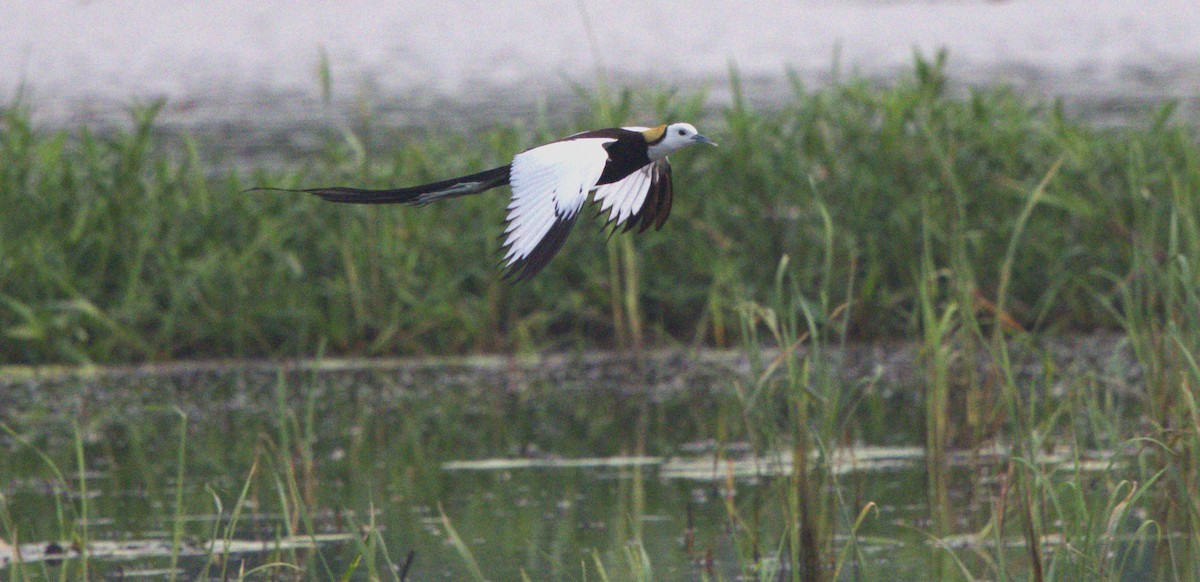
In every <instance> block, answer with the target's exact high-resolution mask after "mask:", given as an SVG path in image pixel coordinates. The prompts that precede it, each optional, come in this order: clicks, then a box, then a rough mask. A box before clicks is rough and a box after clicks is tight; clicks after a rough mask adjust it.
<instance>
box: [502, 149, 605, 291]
mask: <svg viewBox="0 0 1200 582" xmlns="http://www.w3.org/2000/svg"><path fill="white" fill-rule="evenodd" d="M612 141H615V140H613V139H611V138H582V139H572V140H566V141H559V142H554V143H551V144H546V145H544V146H540V147H536V148H533V149H531V150H528V151H525V152H521V153H519V154H517V155H516V157H514V158H513V161H512V170H511V171H510V174H509V179H510V183H511V185H512V192H513V196H512V202H510V203H509V205H508V216H507V218H506V219H505V221H506V222H507V223H508V226H507V227H506V228H505V229H504V233H505V240H504V246H505V247H507V251H506V252H505V254H504V259H503V263H504V266H505V268H506V269H508V274H509V275H510V276H515V277H516V278H517V279H523V278H525V277H528V276H531V275H533V274H534V273H536V272H537V271H539V270H541V268H542V267H543V266H545V264H546V263H547V262H548V261H549V260H550V257H552V256H554V254H555V253H556V252H558V249H559V248H561V247H562V243H563V240H565V238H566V235H567V233H568V232H570V230H571V226H572V225H574V224H575V219H576V217H577V216H578V214H579V209H580V208H581V207H582V206H583V203H584V201H585V200H587V195H588V192H590V191H591V190H592V189H593V188H595V187H596V182H597V181H599V180H600V175H601V174H602V173H603V172H604V166H605V164H607V163H608V151H607V150H605V149H604V144H606V143H609V142H612Z"/></svg>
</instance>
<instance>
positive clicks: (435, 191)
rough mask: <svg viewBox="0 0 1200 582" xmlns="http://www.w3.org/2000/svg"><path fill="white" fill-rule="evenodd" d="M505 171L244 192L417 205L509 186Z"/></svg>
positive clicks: (352, 201)
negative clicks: (382, 184) (392, 184)
mask: <svg viewBox="0 0 1200 582" xmlns="http://www.w3.org/2000/svg"><path fill="white" fill-rule="evenodd" d="M508 172H509V166H508V165H507V164H506V165H503V166H500V167H499V168H492V169H490V170H484V171H482V172H479V173H478V174H471V175H469V176H461V177H458V178H451V179H449V180H442V181H441V182H433V183H430V184H422V185H420V186H413V187H411V188H397V189H394V190H364V189H361V188H343V187H340V186H335V187H332V188H308V189H304V190H289V189H286V188H251V189H250V190H247V191H248V192H249V191H254V190H274V191H278V192H303V193H305V194H313V195H316V196H320V197H321V199H323V200H328V201H330V202H345V203H349V204H413V205H416V206H420V205H423V204H429V203H430V202H435V201H437V200H442V199H445V198H457V197H459V196H469V195H471V194H479V193H481V192H485V191H487V190H491V189H492V188H496V187H499V186H504V185H506V184H508Z"/></svg>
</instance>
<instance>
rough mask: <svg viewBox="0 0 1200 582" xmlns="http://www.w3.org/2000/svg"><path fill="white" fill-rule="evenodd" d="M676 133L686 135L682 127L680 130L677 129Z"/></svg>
mask: <svg viewBox="0 0 1200 582" xmlns="http://www.w3.org/2000/svg"><path fill="white" fill-rule="evenodd" d="M676 133H678V134H679V135H687V132H686V131H684V130H682V129H681V130H679V131H678V132H676Z"/></svg>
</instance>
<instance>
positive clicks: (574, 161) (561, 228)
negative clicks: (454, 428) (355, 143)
mask: <svg viewBox="0 0 1200 582" xmlns="http://www.w3.org/2000/svg"><path fill="white" fill-rule="evenodd" d="M698 143H705V144H710V145H717V144H716V142H714V141H712V140H711V139H708V138H707V137H704V136H703V135H701V134H700V133H698V132H697V131H696V128H695V127H693V126H692V125H691V124H689V123H672V124H670V125H660V126H658V127H618V128H609V129H597V130H594V131H585V132H583V133H577V134H575V135H571V136H568V137H565V138H563V139H560V140H558V141H555V142H551V143H548V144H546V145H541V146H538V147H535V148H532V149H528V150H525V151H523V152H521V153H519V154H517V155H516V156H514V157H513V160H512V163H509V164H505V165H503V166H500V167H498V168H492V169H490V170H485V171H483V172H479V173H476V174H470V175H467V176H461V177H458V178H451V179H449V180H442V181H440V182H433V183H430V184H423V185H420V186H412V187H409V188H396V189H390V190H365V189H361V188H344V187H330V188H310V189H302V190H290V189H282V188H252V190H282V191H285V192H302V193H307V194H314V195H316V196H319V197H320V198H322V199H324V200H328V201H330V202H344V203H350V204H412V205H416V206H421V205H424V204H428V203H430V202H434V201H437V200H443V199H446V198H457V197H459V196H469V195H471V194H480V193H482V192H485V191H487V190H491V189H492V188H496V187H499V186H504V185H509V186H512V200H511V201H510V202H509V204H508V215H507V216H506V217H505V229H504V244H503V251H504V258H503V259H502V260H501V263H502V264H503V268H504V271H505V277H506V278H511V279H512V280H514V281H520V280H522V279H526V278H528V277H532V276H533V275H535V274H537V272H538V271H541V270H542V268H543V267H545V266H546V264H547V263H548V262H550V259H551V258H552V257H554V255H555V254H556V253H557V252H558V250H559V249H560V248H562V245H563V241H565V240H566V238H567V233H569V232H571V227H572V226H574V224H575V219H576V218H577V217H578V216H579V211H580V209H581V208H583V203H584V202H585V201H586V200H587V196H588V194H589V193H594V194H593V197H592V200H593V201H594V202H595V203H597V204H599V206H600V209H599V210H600V212H605V211H607V212H608V222H609V223H615V224H616V227H623V228H624V230H625V231H628V230H630V229H632V228H634V227H639V226H640V228H638V232H642V231H645V230H646V229H647V228H649V227H650V225H654V227H655V229H659V228H662V225H663V223H665V222H666V221H667V216H668V215H669V214H670V213H671V196H672V191H671V164H670V163H669V162H668V161H667V155H669V154H671V153H674V152H676V151H678V150H680V149H683V148H685V147H687V146H689V145H693V144H698Z"/></svg>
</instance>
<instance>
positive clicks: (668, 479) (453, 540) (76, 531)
mask: <svg viewBox="0 0 1200 582" xmlns="http://www.w3.org/2000/svg"><path fill="white" fill-rule="evenodd" d="M739 362H740V360H739V359H738V358H736V357H734V358H727V357H726V358H723V359H716V360H714V359H708V360H689V359H688V358H685V357H670V358H667V359H662V358H660V359H657V360H653V361H652V362H651V364H656V365H657V367H655V365H649V366H648V365H647V364H646V363H645V362H642V363H638V362H635V361H627V360H623V359H620V358H617V359H609V360H598V361H597V360H593V361H587V362H585V361H582V360H578V361H576V360H573V359H571V358H567V359H564V360H562V361H558V362H556V363H554V364H553V365H545V364H543V365H540V366H536V367H528V366H523V365H518V364H517V363H516V362H505V361H503V360H489V361H488V362H486V363H485V364H484V365H482V366H481V365H478V363H474V364H464V365H456V364H446V363H437V364H433V363H430V364H420V363H412V362H409V363H405V364H397V363H387V362H383V363H376V364H375V365H360V364H350V365H346V364H327V365H298V366H273V365H267V364H262V365H257V364H238V365H230V366H224V365H206V366H172V367H167V368H157V369H130V370H115V371H102V372H93V373H89V372H75V373H67V374H58V375H56V374H45V373H42V374H40V375H38V376H30V377H28V378H25V379H21V378H20V377H12V378H7V379H6V380H5V383H4V386H3V390H2V391H0V394H2V396H0V400H2V401H0V404H3V406H4V408H3V413H2V414H0V421H2V422H3V425H2V426H0V429H3V431H4V432H3V434H2V435H0V446H2V447H3V448H2V449H0V459H3V463H0V484H3V488H2V489H0V492H2V496H0V516H3V518H4V521H3V526H2V528H3V529H0V532H3V534H4V535H2V536H0V539H4V540H5V541H8V542H16V543H18V544H19V545H20V549H21V556H20V558H19V560H20V561H21V562H22V563H21V564H19V565H18V564H15V563H14V562H16V561H17V560H18V558H17V557H16V555H15V553H14V552H13V551H12V550H11V549H8V551H7V552H6V551H5V550H6V548H5V546H0V573H2V572H4V571H5V569H4V565H3V564H4V563H7V568H8V571H9V572H10V573H11V572H15V571H17V569H18V568H19V569H20V571H21V572H23V573H25V574H26V575H32V576H33V577H34V578H35V579H40V578H41V577H43V576H45V577H48V578H57V576H58V573H59V571H60V570H59V569H60V568H64V567H65V568H68V570H67V572H69V573H70V574H69V575H68V577H71V576H75V575H77V572H78V568H79V567H80V566H79V561H78V560H79V559H80V557H79V552H80V551H81V550H83V549H85V548H86V550H87V552H88V553H89V556H88V560H89V566H88V568H89V571H90V572H91V573H92V574H93V576H94V577H96V578H100V577H111V576H144V577H148V578H151V579H162V578H166V577H168V576H169V575H170V572H172V571H175V572H177V573H180V574H181V575H182V576H183V578H185V579H190V578H195V577H198V576H201V575H206V576H208V577H210V578H213V579H220V578H221V576H222V572H225V573H233V574H234V575H236V574H237V573H238V572H244V571H248V570H251V569H253V568H256V567H261V568H263V570H260V571H259V572H260V573H261V574H263V575H265V574H266V573H268V572H270V573H272V574H273V575H277V576H280V577H282V578H283V579H291V577H297V578H299V579H336V578H339V577H341V576H342V575H344V574H346V573H347V572H353V573H354V576H353V578H355V579H365V578H366V575H367V570H368V566H367V565H366V564H367V563H370V565H371V566H372V567H374V568H377V569H378V572H380V575H381V576H382V577H383V579H392V574H395V575H396V576H399V575H400V573H402V572H403V573H405V574H406V575H407V576H408V578H407V579H409V580H436V579H444V580H462V579H470V578H471V577H472V576H473V575H474V574H473V571H474V568H475V567H478V569H479V571H480V572H482V573H483V575H484V577H485V578H486V579H489V580H516V579H520V577H521V575H522V574H523V573H524V574H527V575H529V576H530V578H531V579H534V580H580V579H589V580H590V579H600V578H599V572H600V570H601V568H602V569H603V571H604V572H605V573H606V574H607V575H608V576H610V579H614V580H624V579H634V578H637V577H641V579H653V580H697V579H702V578H705V577H707V578H708V579H725V580H740V579H758V578H759V577H765V578H767V579H773V578H774V577H775V574H773V572H777V571H778V570H780V569H783V568H786V567H787V559H786V556H787V555H788V552H787V551H786V549H785V546H786V544H785V540H786V537H787V534H786V532H787V531H788V530H787V528H788V524H789V520H788V518H787V517H786V514H787V509H786V508H787V503H788V501H787V499H789V497H790V496H791V495H792V492H793V489H794V488H795V486H796V485H795V481H794V476H795V475H796V472H795V471H796V464H795V459H794V458H793V455H792V452H791V451H790V450H786V447H784V448H782V449H781V448H779V447H777V446H774V445H772V444H771V443H772V442H775V443H779V442H786V440H787V439H786V438H782V439H779V440H773V439H770V438H766V439H764V438H762V435H769V434H770V431H763V430H761V429H755V430H748V427H747V425H746V423H747V418H746V415H747V410H749V408H748V405H747V402H746V400H745V398H744V393H740V392H739V389H738V387H737V386H738V383H739V382H744V381H745V379H746V373H745V372H746V371H745V369H744V362H740V363H739ZM668 368H669V369H668ZM900 388H901V386H887V385H883V384H879V383H876V384H866V385H865V384H863V383H861V382H857V383H852V384H848V385H847V387H846V390H847V392H848V393H854V394H857V395H858V398H859V400H858V402H857V404H856V406H855V413H854V417H853V418H851V419H847V420H848V422H847V424H846V427H847V430H848V432H847V433H846V434H847V437H846V438H847V440H846V443H845V445H846V446H841V447H837V450H836V452H834V453H832V454H831V455H828V456H826V457H824V458H823V461H822V466H824V467H825V469H823V471H824V473H825V474H826V475H827V478H826V479H825V481H824V485H822V487H825V488H828V489H830V490H836V492H837V495H838V498H839V499H840V501H839V502H838V503H837V506H838V507H837V508H836V509H834V510H833V511H831V513H830V519H832V520H834V522H835V523H837V524H838V526H837V531H838V532H840V535H843V536H844V534H845V533H846V532H848V531H850V526H849V524H851V523H853V522H854V520H855V518H856V516H857V515H858V514H859V512H860V511H861V510H862V509H863V508H867V507H870V508H871V509H869V510H868V511H867V512H866V513H865V515H866V516H867V519H865V520H863V523H862V525H861V527H860V528H859V529H858V530H857V534H858V535H857V537H856V539H857V543H856V544H855V545H854V546H853V550H854V555H853V559H850V560H848V561H847V563H846V565H845V566H844V567H843V569H842V571H841V573H842V574H843V576H851V577H852V576H854V575H861V576H865V577H866V579H877V578H873V576H878V575H880V573H882V572H886V573H887V578H888V579H920V578H921V577H922V576H926V575H928V572H929V571H930V568H931V564H932V563H933V561H934V560H935V558H936V556H937V555H938V554H939V553H944V550H941V549H939V548H938V546H937V545H936V544H933V543H931V541H930V540H931V537H930V532H931V528H932V527H933V526H932V525H931V523H930V522H929V518H928V516H929V515H930V512H929V506H928V503H927V499H928V495H927V491H928V483H927V481H926V475H927V470H926V466H925V459H924V453H923V451H924V449H923V447H922V446H921V445H922V442H921V439H922V437H921V436H920V434H921V431H922V427H921V426H920V424H919V423H920V422H921V421H920V418H919V417H920V411H919V410H918V409H916V408H915V407H914V404H915V402H916V401H915V399H914V397H913V394H912V393H910V392H908V391H906V390H902V389H900ZM739 394H740V395H739ZM772 414H773V413H772ZM779 414H783V411H779ZM881 419H893V420H890V421H889V420H882V421H881ZM904 419H909V420H904ZM897 420H899V421H897ZM730 435H738V436H736V437H731V436H730ZM756 441H758V442H756ZM1044 454H1045V458H1043V459H1042V462H1044V463H1045V464H1046V465H1047V466H1051V467H1053V466H1062V467H1063V468H1066V469H1069V470H1070V472H1075V471H1082V472H1088V471H1104V470H1105V469H1106V468H1108V467H1109V466H1110V465H1109V463H1108V459H1109V457H1110V454H1109V453H1105V452H1097V451H1091V452H1089V451H1073V452H1062V451H1045V452H1044ZM1003 457H1007V455H1005V454H1004V452H1003V451H997V452H996V454H994V455H992V454H989V453H988V452H987V451H986V450H984V451H982V452H981V451H979V450H976V451H974V452H972V453H969V454H967V453H964V454H961V455H952V456H950V457H948V458H947V460H946V463H947V464H948V466H949V471H948V473H947V474H948V475H949V478H950V481H951V483H952V489H951V495H950V499H949V502H950V504H951V506H952V507H953V508H954V516H953V518H952V519H951V522H950V526H951V528H952V529H953V532H947V533H955V532H958V533H962V534H970V533H971V532H977V531H979V530H980V528H982V527H983V526H984V525H985V524H984V522H985V520H986V515H987V513H988V512H987V509H988V507H989V504H990V503H992V502H993V501H994V499H995V496H996V494H997V491H998V487H999V485H998V482H997V481H996V480H995V478H993V477H987V478H984V476H994V475H995V474H997V473H1000V474H1002V473H1003V471H1004V470H1003V466H1004V463H1007V462H1008V461H1004V460H1001V459H1002V458H1003ZM956 539H957V540H958V541H953V540H956ZM175 540H178V547H179V548H181V549H180V550H178V551H175V552H174V553H176V554H177V555H178V560H177V562H176V563H175V564H174V567H175V568H176V569H175V570H172V557H171V556H172V553H173V550H172V548H173V547H175V543H176V542H175ZM364 540H365V541H364ZM939 543H941V544H950V543H954V544H963V546H962V547H969V546H970V545H971V544H972V543H977V542H976V541H975V540H974V538H973V537H972V536H970V535H963V536H961V537H957V538H956V537H955V536H954V535H947V536H943V538H942V541H941V542H939ZM834 547H836V548H843V547H849V546H847V540H846V538H844V537H842V538H840V539H839V540H835V544H834ZM214 553H216V554H227V555H229V556H230V558H229V561H228V562H221V561H210V555H211V554H214ZM1013 554H1014V555H1015V557H1014V558H1013V559H1014V560H1017V561H1019V560H1020V559H1021V553H1020V552H1019V551H1014V552H1013ZM962 555H963V558H962V559H964V560H966V561H967V562H968V563H969V564H971V560H972V554H971V552H969V551H964V552H962ZM359 556H363V557H362V558H360V557H359ZM64 557H65V558H69V559H68V560H67V561H66V562H63V561H62V559H63V558H64ZM280 562H286V563H288V564H291V565H292V566H289V567H287V568H284V567H282V566H272V565H271V564H278V563H280ZM473 562H474V565H473V564H472V563H473ZM971 565H973V566H977V564H971ZM294 567H295V568H300V569H301V570H294V569H293V568H294ZM830 567H831V568H832V567H833V565H832V564H831V565H830ZM223 569H224V570H223ZM389 570H390V571H391V572H392V573H391V574H389V573H388V571H389Z"/></svg>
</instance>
